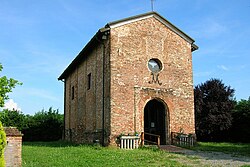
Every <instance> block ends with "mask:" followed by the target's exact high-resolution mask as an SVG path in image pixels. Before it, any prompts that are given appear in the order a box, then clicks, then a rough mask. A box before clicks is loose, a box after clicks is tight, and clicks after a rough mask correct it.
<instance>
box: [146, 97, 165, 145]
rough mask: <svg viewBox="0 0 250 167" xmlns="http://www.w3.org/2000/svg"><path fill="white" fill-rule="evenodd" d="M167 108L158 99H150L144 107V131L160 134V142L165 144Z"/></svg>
mask: <svg viewBox="0 0 250 167" xmlns="http://www.w3.org/2000/svg"><path fill="white" fill-rule="evenodd" d="M166 114H167V109H166V106H165V104H164V103H163V102H162V101H160V100H158V99H153V100H150V101H149V102H148V103H147V104H146V106H145V108H144V132H146V133H151V134H156V135H160V142H161V143H160V144H161V145H165V144H166V143H167V142H166V137H167V131H168V129H167V127H168V126H166V125H167V124H168V122H167V121H166ZM145 139H146V138H145Z"/></svg>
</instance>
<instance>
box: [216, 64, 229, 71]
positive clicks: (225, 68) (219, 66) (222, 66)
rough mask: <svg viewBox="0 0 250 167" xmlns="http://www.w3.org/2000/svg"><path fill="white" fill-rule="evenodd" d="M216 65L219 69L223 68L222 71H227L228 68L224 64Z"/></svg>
mask: <svg viewBox="0 0 250 167" xmlns="http://www.w3.org/2000/svg"><path fill="white" fill-rule="evenodd" d="M217 67H218V68H219V69H222V70H224V71H228V70H229V68H228V67H226V66H224V65H218V66H217Z"/></svg>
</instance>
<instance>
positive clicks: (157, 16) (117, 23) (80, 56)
mask: <svg viewBox="0 0 250 167" xmlns="http://www.w3.org/2000/svg"><path fill="white" fill-rule="evenodd" d="M150 17H154V18H155V19H157V20H159V21H160V22H161V23H162V24H164V25H165V26H167V27H168V28H169V29H170V30H172V31H173V32H175V33H176V34H178V35H179V36H180V37H182V38H183V39H185V40H186V41H187V42H189V43H190V44H191V46H192V48H191V49H192V51H195V50H197V49H198V46H197V45H195V44H194V42H195V41H194V40H193V39H192V38H191V37H189V36H188V35H187V34H185V33H184V32H183V31H181V30H180V29H179V28H177V27H176V26H174V25H173V24H172V23H170V22H169V21H168V20H166V19H165V18H164V17H162V16H161V15H160V14H158V13H156V12H148V13H144V14H140V15H136V16H132V17H128V18H125V19H121V20H117V21H114V22H110V23H108V24H106V26H105V27H104V28H101V29H99V31H98V32H97V33H96V34H95V35H94V36H93V38H92V39H91V40H90V41H89V42H88V44H87V45H86V46H85V47H84V48H83V49H82V51H81V52H80V53H79V54H78V56H77V57H76V58H75V59H74V60H73V61H72V62H71V63H70V65H69V66H68V67H67V68H66V69H65V71H64V72H63V73H62V74H61V76H60V77H59V78H58V80H62V79H65V78H66V76H67V75H68V73H69V72H70V71H71V70H73V69H74V68H75V66H76V65H78V63H79V62H80V60H82V59H83V58H84V55H85V54H86V53H87V52H88V51H89V50H90V49H91V48H92V47H93V46H94V45H96V44H97V43H99V42H100V40H99V39H100V36H102V34H103V33H104V32H107V31H109V30H110V29H111V28H115V27H119V26H122V25H125V24H129V23H133V22H136V21H139V20H143V19H147V18H150Z"/></svg>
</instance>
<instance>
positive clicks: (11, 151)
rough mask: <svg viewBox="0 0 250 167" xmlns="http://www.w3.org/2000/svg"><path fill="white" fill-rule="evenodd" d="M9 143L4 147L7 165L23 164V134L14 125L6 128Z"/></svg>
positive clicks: (17, 166)
mask: <svg viewBox="0 0 250 167" xmlns="http://www.w3.org/2000/svg"><path fill="white" fill-rule="evenodd" d="M4 131H5V133H6V141H7V145H6V147H5V149H4V159H5V163H6V167H21V166H22V134H21V132H20V131H18V129H16V128H14V127H7V128H4Z"/></svg>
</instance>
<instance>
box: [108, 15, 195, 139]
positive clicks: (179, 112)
mask: <svg viewBox="0 0 250 167" xmlns="http://www.w3.org/2000/svg"><path fill="white" fill-rule="evenodd" d="M110 34H111V60H110V61H111V134H112V136H111V138H112V139H113V141H114V140H115V137H116V136H117V135H119V134H120V133H122V132H123V133H133V132H134V131H138V132H141V131H144V129H143V128H144V126H143V125H144V107H145V105H146V104H147V102H148V101H149V100H151V99H154V98H158V99H160V100H161V101H163V102H164V103H165V104H166V105H167V109H168V111H167V114H168V116H167V117H166V119H167V120H166V122H167V123H168V125H167V126H168V129H167V134H166V135H167V137H169V136H170V133H171V131H175V132H179V131H180V129H182V130H183V131H184V133H194V131H195V128H194V104H193V78H192V77H193V76H192V53H191V44H190V43H188V42H187V41H186V40H184V39H183V38H182V37H180V36H179V35H177V34H176V33H174V32H173V31H171V30H170V29H169V28H167V27H166V26H165V25H163V24H162V23H161V22H160V21H159V20H157V19H155V18H153V17H152V18H148V19H144V20H140V21H136V22H133V23H129V24H126V25H123V26H119V27H116V28H113V29H111V32H110ZM152 58H157V59H159V60H160V61H161V62H162V65H163V69H162V71H161V72H160V73H159V82H160V83H161V85H160V84H158V83H150V81H151V80H152V75H151V72H150V70H149V69H148V66H147V64H148V61H149V60H150V59H152ZM169 142H170V138H168V143H169Z"/></svg>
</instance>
